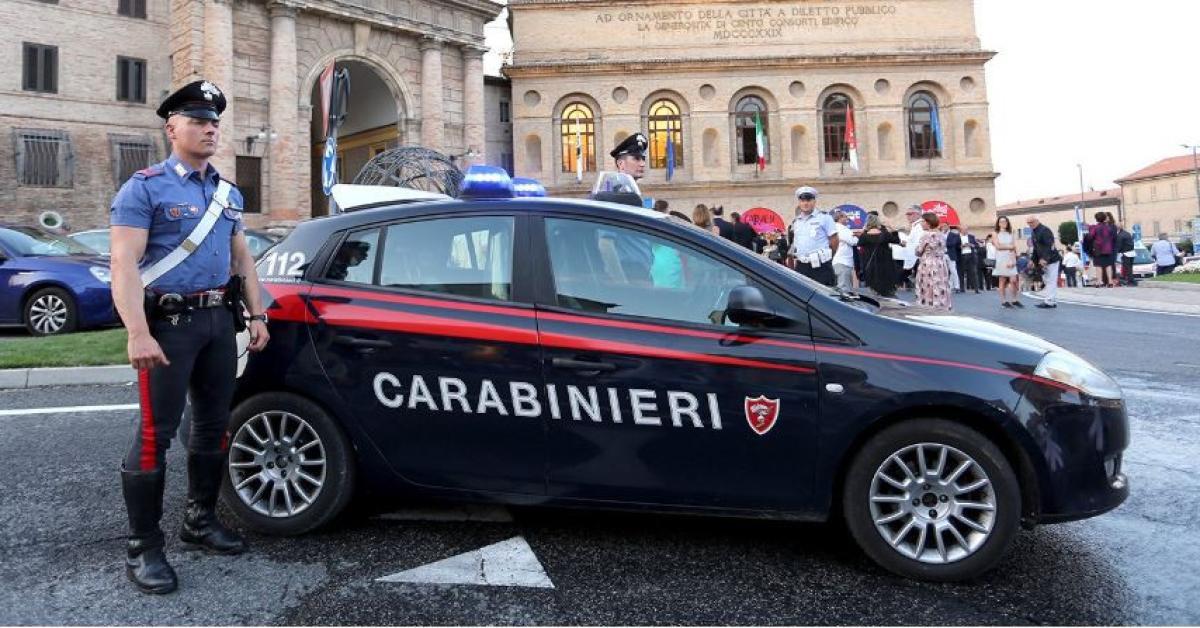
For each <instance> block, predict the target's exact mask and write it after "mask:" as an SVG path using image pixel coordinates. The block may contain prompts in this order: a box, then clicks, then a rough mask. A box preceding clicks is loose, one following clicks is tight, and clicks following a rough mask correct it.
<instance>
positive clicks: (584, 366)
mask: <svg viewBox="0 0 1200 628" xmlns="http://www.w3.org/2000/svg"><path fill="white" fill-rule="evenodd" d="M550 366H553V367H554V368H556V369H570V370H572V371H592V372H594V373H611V372H613V371H615V370H617V365H616V364H613V363H612V362H592V361H590V360H572V359H571V358H554V359H552V360H550Z"/></svg>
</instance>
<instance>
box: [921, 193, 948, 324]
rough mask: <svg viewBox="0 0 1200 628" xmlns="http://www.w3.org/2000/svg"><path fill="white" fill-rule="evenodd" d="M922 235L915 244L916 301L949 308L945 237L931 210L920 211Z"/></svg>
mask: <svg viewBox="0 0 1200 628" xmlns="http://www.w3.org/2000/svg"><path fill="white" fill-rule="evenodd" d="M921 219H922V220H924V221H925V235H923V236H921V241H920V242H919V243H918V244H917V257H918V258H919V259H920V262H919V263H918V266H917V302H918V303H920V304H921V305H924V306H926V307H930V308H933V309H935V310H942V311H944V312H949V311H950V310H952V309H954V306H953V305H952V304H951V303H950V294H951V293H950V264H949V263H947V261H946V241H945V240H943V239H942V234H941V232H939V231H938V217H937V214H935V213H933V212H928V213H925V214H922V215H921Z"/></svg>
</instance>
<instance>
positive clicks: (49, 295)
mask: <svg viewBox="0 0 1200 628" xmlns="http://www.w3.org/2000/svg"><path fill="white" fill-rule="evenodd" d="M22 314H23V319H24V321H25V329H27V330H29V333H30V334H33V335H34V336H53V335H55V334H66V333H70V332H72V331H75V327H76V326H77V325H78V320H79V318H78V317H79V312H78V309H77V308H76V307H75V299H74V298H72V297H71V295H70V293H68V292H67V291H66V290H63V289H62V288H42V289H41V290H38V291H37V292H34V293H33V294H31V295H30V296H29V298H28V299H26V300H25V307H24V308H23V312H22Z"/></svg>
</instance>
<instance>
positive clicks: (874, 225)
mask: <svg viewBox="0 0 1200 628" xmlns="http://www.w3.org/2000/svg"><path fill="white" fill-rule="evenodd" d="M858 244H859V246H861V247H862V259H863V281H864V282H866V284H867V287H869V288H871V290H873V291H874V292H875V294H878V295H879V296H881V297H894V296H896V284H897V282H898V281H899V272H898V271H899V268H898V266H897V264H896V260H894V259H893V258H892V246H891V245H893V244H900V234H899V232H896V231H892V230H891V229H888V228H887V227H885V226H883V223H882V222H880V220H879V216H878V215H876V214H871V215H869V216H867V223H866V224H865V225H863V233H862V235H861V236H859V237H858Z"/></svg>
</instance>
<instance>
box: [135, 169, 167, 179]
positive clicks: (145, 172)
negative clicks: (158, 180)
mask: <svg viewBox="0 0 1200 628" xmlns="http://www.w3.org/2000/svg"><path fill="white" fill-rule="evenodd" d="M164 172H166V170H163V169H162V168H158V167H155V166H150V167H149V168H143V169H141V170H138V171H137V172H135V173H133V176H135V177H136V176H138V175H139V174H140V175H142V176H141V177H140V178H142V179H149V178H150V177H157V176H158V175H160V174H162V173H164Z"/></svg>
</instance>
